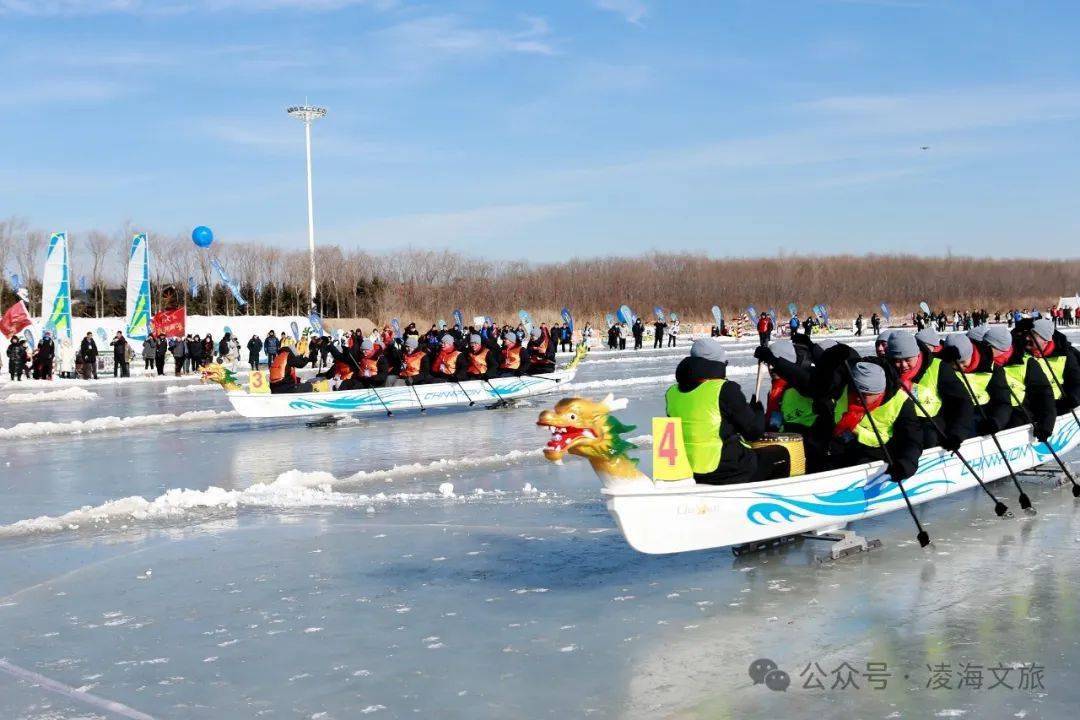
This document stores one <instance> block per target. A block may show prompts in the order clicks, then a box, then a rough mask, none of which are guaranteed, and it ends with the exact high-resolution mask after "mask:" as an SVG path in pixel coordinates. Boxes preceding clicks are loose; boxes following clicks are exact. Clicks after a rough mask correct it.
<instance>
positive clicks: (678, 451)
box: [652, 417, 694, 480]
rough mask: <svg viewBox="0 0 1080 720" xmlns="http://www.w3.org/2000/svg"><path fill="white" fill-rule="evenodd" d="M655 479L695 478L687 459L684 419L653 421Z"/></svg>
mask: <svg viewBox="0 0 1080 720" xmlns="http://www.w3.org/2000/svg"><path fill="white" fill-rule="evenodd" d="M652 436H653V453H652V462H653V479H654V480H685V479H687V478H692V477H694V471H693V470H691V469H690V461H689V460H688V459H687V457H686V443H684V442H683V434H682V419H681V418H669V417H656V418H653V419H652Z"/></svg>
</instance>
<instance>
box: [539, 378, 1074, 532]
mask: <svg viewBox="0 0 1080 720" xmlns="http://www.w3.org/2000/svg"><path fill="white" fill-rule="evenodd" d="M625 407H626V401H625V400H618V401H616V400H613V399H612V398H611V396H610V395H609V396H608V397H607V398H605V399H604V400H601V401H599V402H597V401H593V400H587V399H584V398H567V399H564V400H560V401H559V402H558V403H557V404H556V405H555V407H554V409H552V410H545V411H544V412H542V413H541V414H540V418H539V420H538V421H537V424H538V425H540V426H543V427H546V428H547V429H548V431H549V432H550V433H551V440H550V442H548V444H547V445H546V446H545V447H544V456H545V457H546V458H547V459H548V460H551V461H553V462H561V461H562V459H563V458H564V457H565V456H566V455H568V454H569V455H577V456H578V457H582V458H584V459H585V460H587V461H588V462H589V464H590V465H591V466H592V469H593V470H594V471H595V472H596V474H597V476H599V478H600V481H601V483H602V488H601V494H602V495H603V497H604V499H605V501H606V503H607V509H608V512H610V513H611V515H612V517H614V518H615V522H616V523H617V524H618V526H619V530H620V531H621V532H622V534H623V536H624V537H625V538H626V541H627V542H628V543H630V545H631V547H633V548H634V549H635V550H638V551H640V552H643V553H649V554H664V553H677V552H687V551H690V550H704V549H708V548H719V547H728V546H733V547H734V546H746V545H751V546H752V545H753V544H755V543H764V542H768V541H771V540H776V539H780V538H785V537H789V536H797V535H803V534H807V535H826V534H828V533H835V532H838V531H841V530H843V529H844V528H846V527H847V525H848V524H849V523H852V522H854V521H856V520H863V519H866V518H870V517H874V516H876V515H883V514H885V513H889V512H894V511H896V510H902V509H904V507H905V503H904V497H903V495H902V493H901V490H900V486H899V485H898V484H897V483H895V482H893V481H892V479H891V478H890V477H889V475H888V473H886V472H885V465H884V463H881V462H874V463H866V464H863V465H855V466H852V467H846V468H841V469H838V470H830V471H827V472H820V473H814V474H811V475H800V476H796V477H789V478H781V479H778V480H766V481H762V482H753V483H744V484H738V485H705V484H698V483H695V482H694V480H693V476H692V474H691V472H690V468H689V464H688V463H687V461H686V459H685V449H684V447H683V445H682V430H681V427H679V424H678V421H677V419H673V418H653V450H652V455H653V466H652V467H653V470H652V476H649V475H646V474H645V473H644V472H642V471H641V470H640V469H639V468H638V460H637V459H635V458H633V457H631V453H632V452H633V451H634V450H635V446H634V445H633V444H632V443H631V442H629V441H628V440H625V439H624V438H623V437H622V436H623V435H624V434H625V433H627V432H629V431H630V430H633V429H634V428H633V426H629V425H625V424H623V423H621V422H620V421H619V420H617V419H616V418H615V417H614V416H613V415H612V414H611V413H612V412H613V411H615V410H620V409H623V408H625ZM997 438H998V441H999V442H1000V443H1001V447H1002V450H1003V452H1004V454H1005V456H1006V457H1007V458H1008V464H1009V465H1011V466H1012V469H1013V470H1014V471H1015V472H1017V473H1019V472H1022V471H1026V470H1031V469H1033V468H1036V467H1038V466H1040V465H1043V464H1045V463H1048V462H1051V461H1053V459H1054V458H1053V453H1052V452H1051V448H1052V449H1053V450H1054V451H1056V452H1057V454H1058V455H1061V454H1063V453H1065V452H1068V451H1069V450H1072V449H1073V448H1075V447H1076V445H1077V444H1078V442H1080V428H1078V427H1077V422H1076V420H1075V419H1074V417H1073V416H1072V414H1067V415H1062V416H1061V417H1059V418H1058V419H1057V422H1056V425H1055V429H1054V433H1053V435H1051V437H1050V439H1049V441H1048V443H1042V442H1038V441H1037V440H1035V439H1034V438H1033V436H1032V433H1031V426H1030V425H1024V426H1021V427H1015V428H1011V429H1008V430H1004V431H1002V432H999V433H997ZM1047 445H1049V446H1050V447H1047ZM960 454H961V455H963V457H964V458H965V459H966V460H967V461H968V463H969V464H970V465H971V468H972V469H973V470H975V472H976V473H978V474H979V476H980V478H981V479H982V480H983V482H984V483H989V482H990V481H993V480H1000V479H1002V478H1005V477H1008V475H1009V471H1008V468H1007V466H1006V463H1005V462H1004V461H1003V459H1002V453H1000V452H999V451H998V448H997V446H996V445H995V444H994V441H993V438H992V437H991V436H989V435H987V436H982V437H975V438H971V439H970V440H968V441H967V442H965V443H964V444H963V445H962V446H961V448H960ZM977 486H978V480H977V479H976V478H975V476H973V475H972V474H971V473H970V472H969V471H968V470H967V469H966V468H965V467H964V465H963V464H962V463H961V461H960V460H959V459H957V457H956V456H955V455H953V454H952V453H950V452H948V451H946V450H943V449H941V448H931V449H929V450H927V451H925V452H924V453H923V454H922V457H921V459H920V460H919V468H918V470H917V471H916V472H915V474H914V475H912V476H911V477H910V478H908V479H907V480H904V482H903V487H904V490H906V491H907V495H908V497H909V498H910V500H911V503H912V504H913V505H919V504H922V503H925V502H929V501H931V500H936V499H937V498H941V497H944V496H946V495H952V494H954V493H958V492H961V491H963V490H968V489H970V488H973V487H977Z"/></svg>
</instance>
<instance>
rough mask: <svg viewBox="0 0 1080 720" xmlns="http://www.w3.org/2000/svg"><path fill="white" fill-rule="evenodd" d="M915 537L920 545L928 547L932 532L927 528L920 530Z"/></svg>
mask: <svg viewBox="0 0 1080 720" xmlns="http://www.w3.org/2000/svg"><path fill="white" fill-rule="evenodd" d="M915 539H917V540H918V541H919V547H926V546H927V545H929V544H930V533H928V532H926V531H925V530H920V531H919V534H918V535H916V536H915Z"/></svg>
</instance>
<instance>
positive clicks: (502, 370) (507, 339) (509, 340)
mask: <svg viewBox="0 0 1080 720" xmlns="http://www.w3.org/2000/svg"><path fill="white" fill-rule="evenodd" d="M528 369H529V349H528V348H525V347H522V346H521V343H520V342H518V336H517V333H515V332H512V331H511V332H506V333H503V347H502V361H501V362H500V363H499V377H514V376H517V377H520V376H522V375H525V374H526V373H527V372H528Z"/></svg>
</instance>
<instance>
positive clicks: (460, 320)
mask: <svg viewBox="0 0 1080 720" xmlns="http://www.w3.org/2000/svg"><path fill="white" fill-rule="evenodd" d="M452 314H453V316H454V324H455V325H457V326H458V327H459V328H464V327H465V316H464V315H463V314H462V313H461V310H455V311H454V312H453V313H452Z"/></svg>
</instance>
